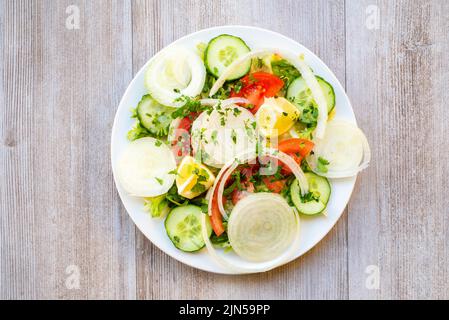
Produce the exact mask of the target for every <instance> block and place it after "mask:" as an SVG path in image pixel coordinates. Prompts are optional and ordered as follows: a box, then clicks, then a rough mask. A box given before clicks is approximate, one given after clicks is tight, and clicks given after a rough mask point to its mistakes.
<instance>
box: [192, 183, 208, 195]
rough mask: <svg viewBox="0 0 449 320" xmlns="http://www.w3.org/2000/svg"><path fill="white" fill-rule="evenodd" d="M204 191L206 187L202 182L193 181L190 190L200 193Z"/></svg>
mask: <svg viewBox="0 0 449 320" xmlns="http://www.w3.org/2000/svg"><path fill="white" fill-rule="evenodd" d="M204 191H206V187H205V186H204V184H202V183H200V182H197V183H195V185H194V186H193V188H192V192H195V193H202V192H204Z"/></svg>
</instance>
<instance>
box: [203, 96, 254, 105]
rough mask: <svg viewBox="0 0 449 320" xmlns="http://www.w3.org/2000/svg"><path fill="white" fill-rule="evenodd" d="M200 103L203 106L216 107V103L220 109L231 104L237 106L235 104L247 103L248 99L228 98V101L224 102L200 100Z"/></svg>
mask: <svg viewBox="0 0 449 320" xmlns="http://www.w3.org/2000/svg"><path fill="white" fill-rule="evenodd" d="M200 103H201V104H202V105H203V106H216V105H217V104H218V103H221V106H222V107H226V106H229V105H232V104H237V103H245V104H247V103H249V101H248V99H245V98H240V97H235V98H229V99H225V100H220V99H210V98H208V99H201V100H200Z"/></svg>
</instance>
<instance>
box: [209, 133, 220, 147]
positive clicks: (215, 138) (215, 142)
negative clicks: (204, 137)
mask: <svg viewBox="0 0 449 320" xmlns="http://www.w3.org/2000/svg"><path fill="white" fill-rule="evenodd" d="M217 134H218V131H217V130H214V131H212V134H211V136H210V138H211V139H212V142H213V144H215V145H217V144H218V141H217Z"/></svg>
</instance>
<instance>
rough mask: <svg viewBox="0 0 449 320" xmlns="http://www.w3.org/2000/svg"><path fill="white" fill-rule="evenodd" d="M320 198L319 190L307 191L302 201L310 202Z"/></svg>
mask: <svg viewBox="0 0 449 320" xmlns="http://www.w3.org/2000/svg"><path fill="white" fill-rule="evenodd" d="M318 200H320V194H319V193H318V192H310V191H309V192H307V193H306V194H305V195H304V196H301V202H302V203H304V202H310V201H318Z"/></svg>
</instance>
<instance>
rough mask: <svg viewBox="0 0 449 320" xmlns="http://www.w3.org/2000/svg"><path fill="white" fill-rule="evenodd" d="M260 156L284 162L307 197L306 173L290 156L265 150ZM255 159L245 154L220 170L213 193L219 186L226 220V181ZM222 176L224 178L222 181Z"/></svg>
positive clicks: (219, 203) (220, 205)
mask: <svg viewBox="0 0 449 320" xmlns="http://www.w3.org/2000/svg"><path fill="white" fill-rule="evenodd" d="M259 156H269V157H272V158H276V159H278V160H280V161H282V162H283V163H284V164H285V165H286V166H287V167H289V168H290V170H291V171H292V173H293V174H294V175H295V177H296V179H297V180H298V183H299V187H300V189H301V193H302V195H305V194H306V193H307V192H308V191H309V183H308V182H307V178H306V176H305V175H304V172H303V171H302V170H301V167H300V166H299V165H298V164H297V163H296V162H295V161H294V160H293V159H292V158H291V157H290V156H289V155H287V154H286V153H284V152H282V151H279V150H275V149H264V150H263V151H262V152H261V154H260V155H259ZM255 159H256V157H254V156H252V155H251V154H244V155H242V156H241V157H238V159H237V160H238V161H236V160H232V161H231V162H228V163H227V164H226V165H224V166H223V168H222V169H221V170H220V172H219V174H218V176H217V178H216V179H215V183H214V185H213V187H212V188H213V190H214V191H213V192H215V188H217V186H218V191H217V201H218V208H219V209H220V213H221V215H222V216H223V218H224V219H226V220H227V219H228V215H227V213H226V211H225V209H224V206H223V201H221V199H222V198H223V192H224V187H225V184H226V181H227V180H228V178H229V176H230V175H231V174H232V172H233V171H234V170H235V169H236V168H237V167H238V165H239V164H241V163H246V162H250V161H254V160H255ZM225 171H226V172H225ZM222 176H223V178H222V179H220V178H221V177H222ZM219 177H220V178H219ZM211 210H212V205H211V203H209V215H211V214H212V211H211Z"/></svg>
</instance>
